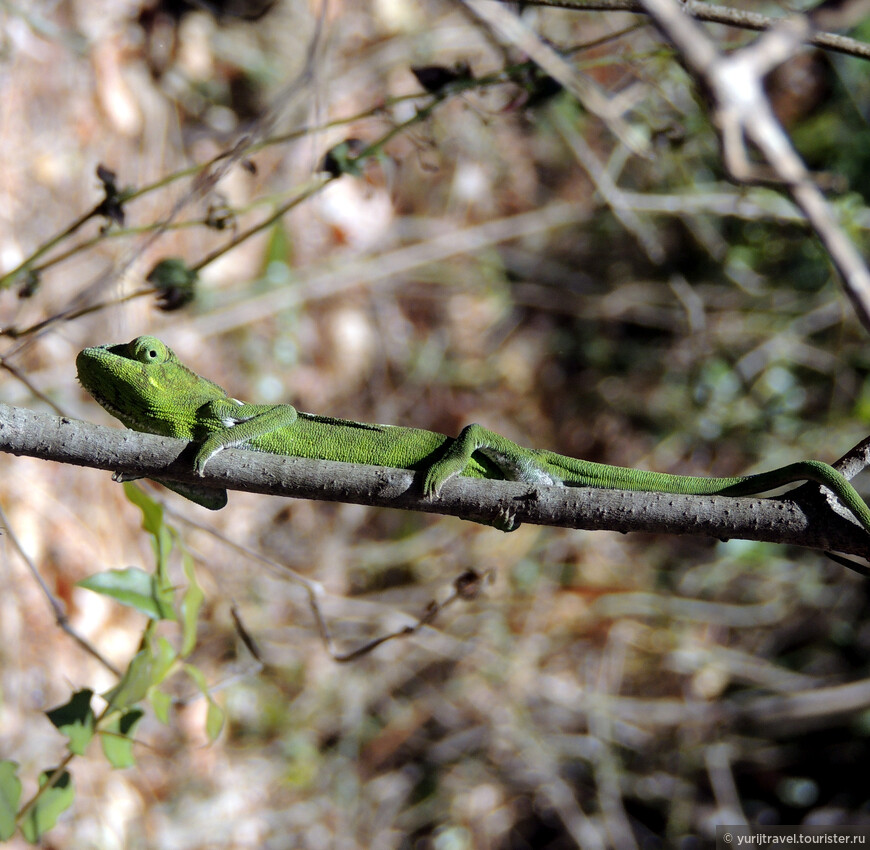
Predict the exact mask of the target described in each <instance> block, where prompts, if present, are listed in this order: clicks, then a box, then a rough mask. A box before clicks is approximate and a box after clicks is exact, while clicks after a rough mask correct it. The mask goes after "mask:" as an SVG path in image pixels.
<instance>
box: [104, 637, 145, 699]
mask: <svg viewBox="0 0 870 850" xmlns="http://www.w3.org/2000/svg"><path fill="white" fill-rule="evenodd" d="M153 684H155V682H154V655H153V654H152V652H151V650H150V649H141V650H139V652H137V653H136V655H134V656H133V660H132V661H131V662H130V666H129V667H127V669H126V671H125V672H124V675H123V676H122V677H121V681H120V682H118V684H117V685H115V687H114V688H111V689H110V690H108V691H106V693H104V694H103V699H105V700H106V702H108V703H109V705H110V706H111V707H112V708H122V709H123V708H127V707H128V706H131V705H134V704H135V703H137V702H139V700H141V699H143V698H144V697H145V694H147V693H148V688H150V687H151V686H152V685H153Z"/></svg>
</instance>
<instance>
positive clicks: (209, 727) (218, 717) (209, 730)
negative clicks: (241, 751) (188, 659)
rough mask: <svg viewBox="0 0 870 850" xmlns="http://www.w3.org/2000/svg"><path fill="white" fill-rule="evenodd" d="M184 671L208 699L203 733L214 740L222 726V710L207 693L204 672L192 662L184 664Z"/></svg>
mask: <svg viewBox="0 0 870 850" xmlns="http://www.w3.org/2000/svg"><path fill="white" fill-rule="evenodd" d="M184 672H185V673H187V675H188V676H190V678H191V679H192V680H193V683H194V684H195V685H196V686H197V688H199V690H200V691H201V692H202V695H203V696H204V697H205V698H206V699H207V700H208V711H207V712H206V715H205V733H206V735H208V739H209V741H214V740H215V739H216V738H217V736H218V735H220V733H221V729H223V726H224V710H223V709H222V708H221V707H220V706H219V705H218V704H217V703H216V702H215V701H214V699H213V698H212V696H211V694H210V693H209V688H208V683H207V682H206V679H205V674H204V673H203V672H202V670H200V669H199V667H194V666H193V664H185V665H184Z"/></svg>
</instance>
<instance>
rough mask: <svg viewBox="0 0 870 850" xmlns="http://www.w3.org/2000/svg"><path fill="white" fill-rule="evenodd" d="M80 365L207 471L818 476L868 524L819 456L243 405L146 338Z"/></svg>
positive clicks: (202, 494)
mask: <svg viewBox="0 0 870 850" xmlns="http://www.w3.org/2000/svg"><path fill="white" fill-rule="evenodd" d="M76 368H77V369H78V376H79V380H80V381H81V384H82V386H83V387H84V388H85V389H86V390H87V391H88V392H89V393H90V394H91V395H92V396H93V397H94V398H95V399H96V400H97V401H98V402H99V403H100V404H101V405H102V406H103V407H104V408H106V410H108V411H109V413H111V414H112V415H113V416H115V417H117V418H118V419H120V420H121V422H123V423H124V424H125V425H126V426H127V427H128V428H132V429H134V430H136V431H146V432H148V433H151V434H161V435H163V436H167V437H177V438H179V439H182V440H188V441H192V442H195V443H198V444H200V448H199V450H198V452H197V454H196V457H195V460H194V467H195V469H196V471H197V473H199V474H200V475H202V473H203V471H204V470H205V467H206V465H207V464H208V462H209V460H210V459H211V458H212V457H214V455H215V454H217V453H218V452H219V451H221V450H223V449H226V448H231V447H238V448H245V449H252V450H254V451H261V452H269V453H271V454H279V455H288V456H293V457H307V458H319V459H321V460H337V461H343V462H345V463H361V464H369V465H376V466H390V467H394V468H397V469H408V470H414V471H419V472H422V473H423V474H424V475H423V491H424V493H425V495H427V496H436V495H437V494H438V492H439V491H440V490H441V488H442V487H443V486H444V483H445V482H446V481H448V480H449V479H451V478H453V477H454V476H455V475H464V476H467V477H470V478H491V479H507V480H509V481H525V482H528V483H529V484H543V485H556V486H569V487H603V488H607V489H612V490H642V491H646V492H659V493H680V494H683V495H698V496H700V495H713V494H716V495H722V496H751V495H756V494H759V493H765V492H767V491H769V490H774V489H776V488H778V487H782V486H783V485H785V484H792V483H795V482H798V481H815V482H816V483H818V484H823V485H824V486H825V487H827V488H829V489H830V490H831V491H833V492H834V493H835V494H836V496H837V498H839V500H840V501H841V502H842V503H843V504H844V505H845V506H846V507H847V508H848V509H849V510H850V511H851V512H852V514H854V516H855V518H856V519H857V520H858V522H859V523H860V524H861V525H862V526H863V527H864V528H865V529H866V530H867V531H870V508H868V506H867V504H866V503H865V502H864V500H863V499H862V498H861V496H860V495H859V494H858V492H857V491H856V490H855V488H854V487H852V485H851V484H850V483H849V482H848V481H847V480H846V479H845V478H844V477H843V476H842V475H841V474H840V473H839V472H837V470H835V469H834V468H833V467H832V466H829V465H828V464H826V463H822V462H820V461H815V460H804V461H799V462H797V463H791V464H789V465H788V466H783V467H781V468H779V469H774V470H771V471H770V472H762V473H759V474H758V475H748V476H741V477H736V478H700V477H695V476H691V475H669V474H667V473H663V472H647V471H645V470H639V469H630V468H627V467H622V466H608V465H607V464H602V463H593V462H592V461H588V460H579V459H577V458H572V457H566V456H564V455H559V454H556V453H555V452H550V451H541V450H538V449H526V448H523V447H522V446H518V445H517V444H516V443H514V442H512V441H511V440H508V439H506V438H505V437H502V436H501V435H500V434H496V433H494V432H493V431H488V430H487V429H485V428H482V427H481V426H480V425H468V426H466V427H465V428H463V429H462V431H461V433H460V434H459V436H458V437H456V438H455V439H453V438H451V437H447V436H445V435H444V434H438V433H436V432H434V431H425V430H422V429H419V428H402V427H399V426H396V425H369V424H365V423H363V422H353V421H351V420H348V419H334V418H331V417H328V416H316V415H314V414H311V413H302V412H301V411H297V410H296V408H295V407H293V406H291V405H289V404H274V405H270V404H245V403H243V402H241V401H238V400H236V399H234V398H230V397H229V396H228V395H227V393H226V392H225V391H224V390H223V389H221V387H219V386H218V385H217V384H214V383H212V382H211V381H209V380H208V379H206V378H203V377H201V376H200V375H197V374H196V373H195V372H193V371H191V370H190V369H188V368H187V367H186V366H185V365H184V364H183V363H181V361H179V359H178V358H177V357H176V356H175V354H174V353H173V351H172V350H171V349H170V348H168V347H167V346H166V345H164V344H163V343H162V342H161V341H160V340H159V339H156V338H155V337H151V336H140V337H138V338H137V339H134V340H133V341H132V342H129V343H124V344H121V345H103V346H98V347H96V348H86V349H84V351H82V352H80V353H79V355H78V357H77V358H76ZM161 483H163V484H166V485H167V486H169V487H171V488H172V489H173V490H176V491H177V492H180V493H181V494H182V495H183V496H185V497H186V498H188V499H191V500H192V501H195V502H197V503H198V504H201V505H204V506H205V507H208V508H211V509H213V510H217V509H219V508H222V507H223V506H224V505H225V504H226V500H227V497H226V491H221V490H214V489H211V488H206V487H203V488H197V487H195V486H193V487H191V486H190V485H184V484H176V483H175V482H161ZM512 526H513V524H512V522H511V521H510V520H507V521H505V523H503V524H500V525H499V527H502V528H504V529H505V530H509V528H511V527H512Z"/></svg>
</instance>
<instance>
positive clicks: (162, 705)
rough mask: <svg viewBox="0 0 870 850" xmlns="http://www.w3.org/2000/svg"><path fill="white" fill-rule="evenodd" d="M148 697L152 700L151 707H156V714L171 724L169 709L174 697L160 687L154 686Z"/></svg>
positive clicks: (164, 723) (162, 720)
mask: <svg viewBox="0 0 870 850" xmlns="http://www.w3.org/2000/svg"><path fill="white" fill-rule="evenodd" d="M148 699H149V700H151V708H153V709H154V716H155V717H156V718H157V719H158V720H159V721H160V722H161V723H162V724H163V725H164V726H168V725H169V709H170V708H172V697H171V696H169V694H167V693H164V692H163V691H161V690H160V689H159V688H152V689H151V690H150V691H149V692H148Z"/></svg>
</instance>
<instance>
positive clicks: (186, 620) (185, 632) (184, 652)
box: [180, 552, 205, 658]
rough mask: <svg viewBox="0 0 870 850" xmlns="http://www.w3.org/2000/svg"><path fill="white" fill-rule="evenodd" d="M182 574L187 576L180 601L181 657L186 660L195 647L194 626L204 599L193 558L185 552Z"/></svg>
mask: <svg viewBox="0 0 870 850" xmlns="http://www.w3.org/2000/svg"><path fill="white" fill-rule="evenodd" d="M182 566H183V568H184V574H185V576H187V581H188V585H187V590H186V591H185V592H184V596H183V597H182V599H181V623H182V637H181V653H180V655H181V657H182V658H186V657H187V656H188V655H190V653H191V652H193V649H194V647H195V646H196V624H197V621H198V619H199V609H200V608H201V607H202V601H203V599H205V594H204V593H203V592H202V588H201V587H200V586H199V582H198V581H197V580H196V570H195V569H194V566H193V558H191V557H190V555H189V554H188V553H187V552H185V553H184V557H183V559H182Z"/></svg>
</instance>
